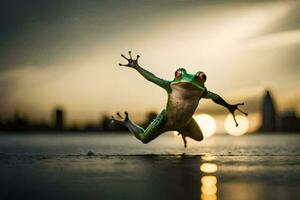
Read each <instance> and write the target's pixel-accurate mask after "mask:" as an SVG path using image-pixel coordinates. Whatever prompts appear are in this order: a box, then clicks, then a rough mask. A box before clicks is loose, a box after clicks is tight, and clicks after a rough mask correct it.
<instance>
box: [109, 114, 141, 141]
mask: <svg viewBox="0 0 300 200" xmlns="http://www.w3.org/2000/svg"><path fill="white" fill-rule="evenodd" d="M117 115H118V117H119V118H121V119H122V120H117V119H115V118H114V117H113V116H112V117H111V121H112V123H116V124H119V125H122V126H125V127H126V128H128V129H129V131H130V132H132V133H133V134H134V135H135V136H136V135H138V134H141V133H143V132H144V131H145V130H144V129H143V128H142V127H140V126H138V125H136V124H135V123H133V122H132V121H131V120H130V119H129V117H128V112H125V118H123V117H122V116H121V114H120V113H119V112H118V113H117Z"/></svg>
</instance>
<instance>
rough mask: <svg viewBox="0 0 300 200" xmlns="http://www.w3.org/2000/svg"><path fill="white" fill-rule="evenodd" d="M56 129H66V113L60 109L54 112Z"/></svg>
mask: <svg viewBox="0 0 300 200" xmlns="http://www.w3.org/2000/svg"><path fill="white" fill-rule="evenodd" d="M54 128H55V129H56V130H63V129H64V111H63V110H62V109H60V108H56V109H55V110H54Z"/></svg>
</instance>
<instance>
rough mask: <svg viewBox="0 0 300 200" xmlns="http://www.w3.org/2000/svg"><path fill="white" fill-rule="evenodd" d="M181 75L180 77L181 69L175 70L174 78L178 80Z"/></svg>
mask: <svg viewBox="0 0 300 200" xmlns="http://www.w3.org/2000/svg"><path fill="white" fill-rule="evenodd" d="M181 75H182V71H181V69H177V70H176V72H175V78H179V77H181Z"/></svg>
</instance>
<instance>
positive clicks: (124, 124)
mask: <svg viewBox="0 0 300 200" xmlns="http://www.w3.org/2000/svg"><path fill="white" fill-rule="evenodd" d="M124 113H125V118H124V117H122V115H121V114H120V113H119V112H117V116H118V117H119V118H120V119H121V120H118V119H115V117H114V116H111V122H112V123H116V124H119V125H123V126H126V127H127V124H128V121H129V117H128V112H126V111H125V112H124Z"/></svg>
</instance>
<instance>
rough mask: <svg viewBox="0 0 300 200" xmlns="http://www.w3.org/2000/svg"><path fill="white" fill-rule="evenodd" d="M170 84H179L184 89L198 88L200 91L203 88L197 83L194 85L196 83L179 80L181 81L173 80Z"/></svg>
mask: <svg viewBox="0 0 300 200" xmlns="http://www.w3.org/2000/svg"><path fill="white" fill-rule="evenodd" d="M172 85H177V86H180V87H181V88H184V89H186V90H198V91H199V90H200V91H203V90H204V88H202V87H201V86H199V85H196V84H193V83H191V82H185V81H181V82H175V83H173V84H172Z"/></svg>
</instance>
